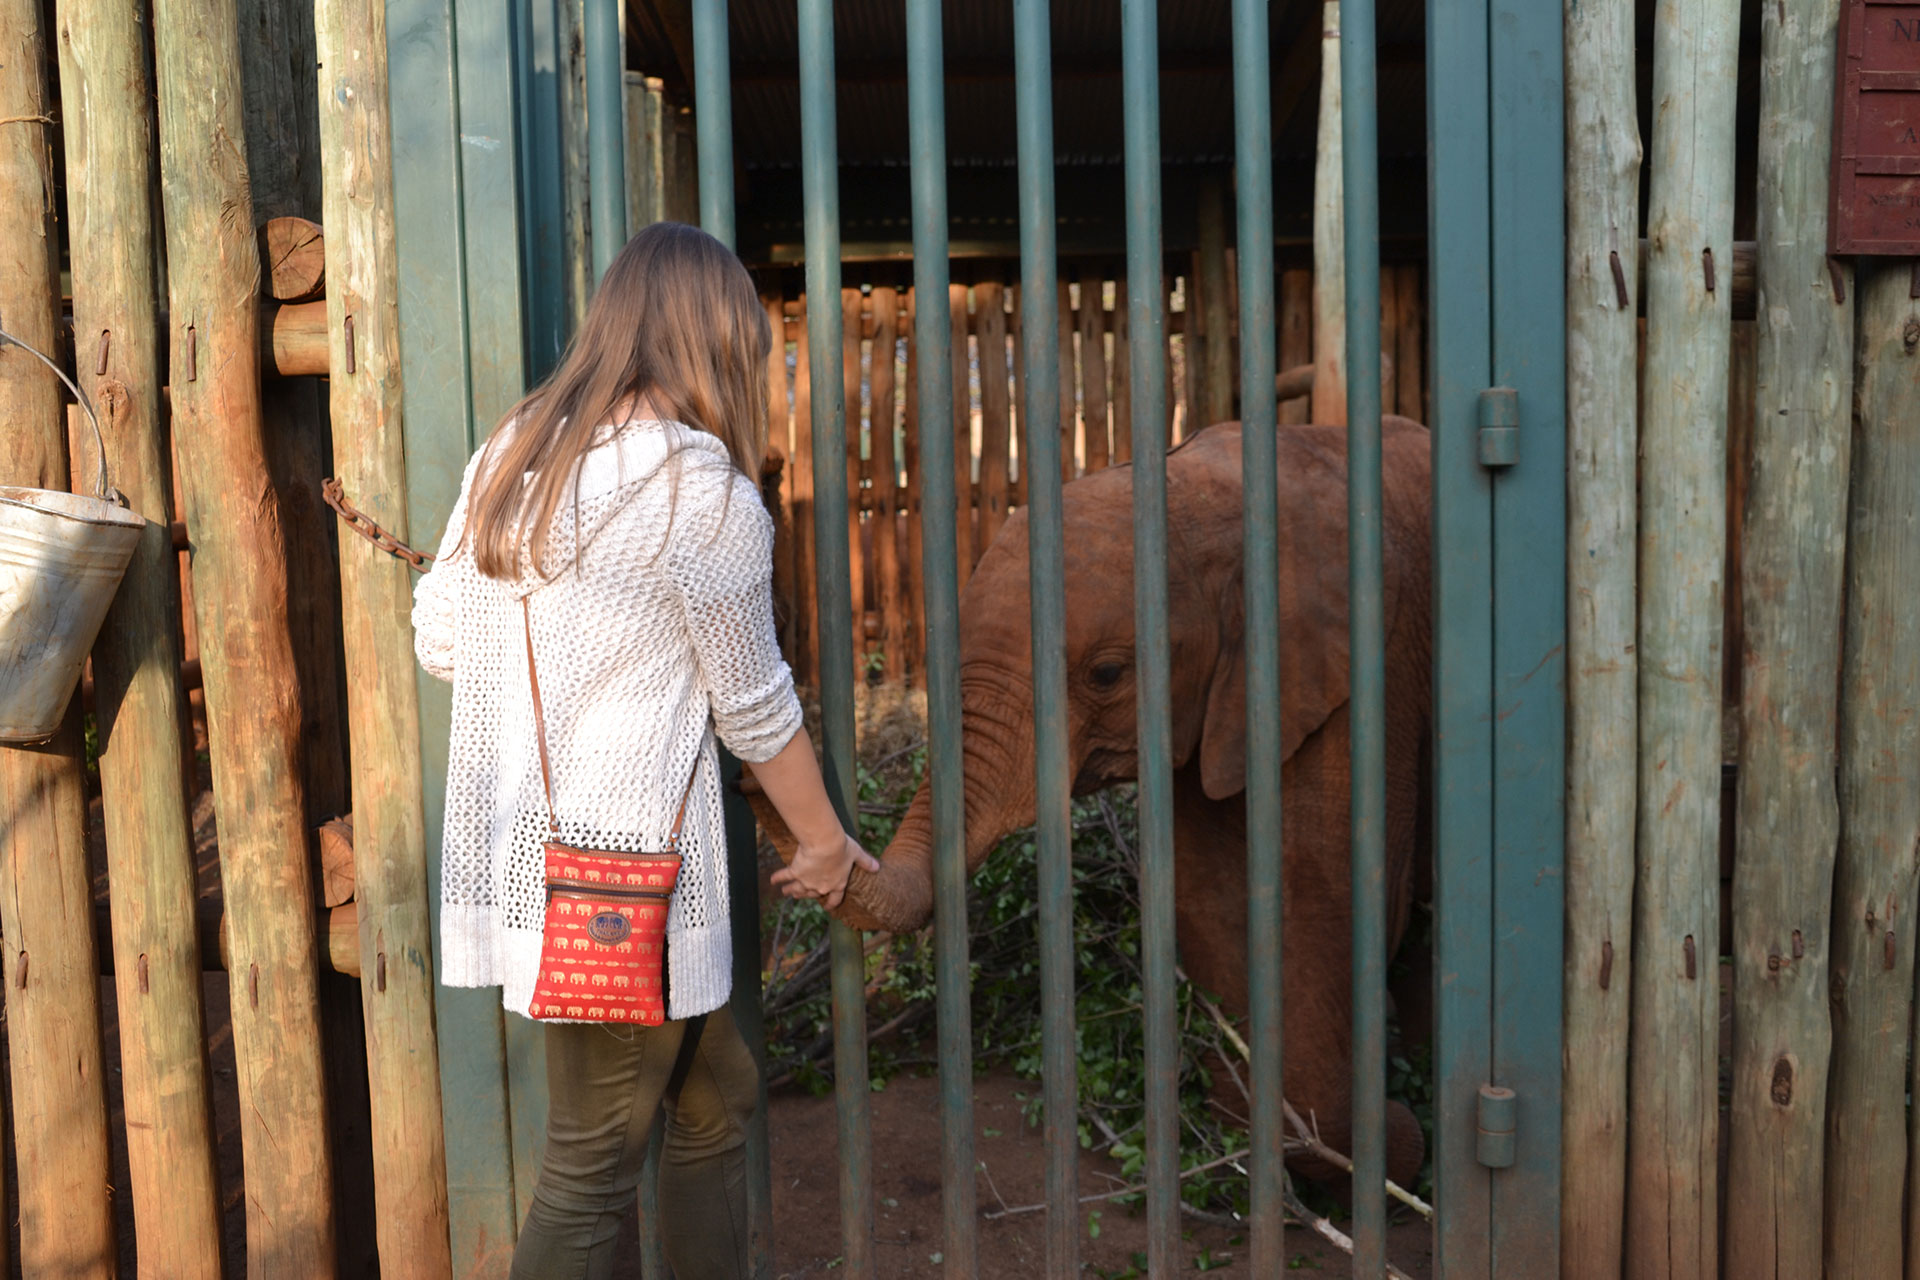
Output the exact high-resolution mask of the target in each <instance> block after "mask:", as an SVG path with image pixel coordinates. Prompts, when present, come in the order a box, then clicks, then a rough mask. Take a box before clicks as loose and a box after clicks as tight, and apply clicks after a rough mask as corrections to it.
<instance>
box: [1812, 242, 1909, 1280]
mask: <svg viewBox="0 0 1920 1280" xmlns="http://www.w3.org/2000/svg"><path fill="white" fill-rule="evenodd" d="M1860 275H1861V281H1860V294H1859V297H1860V314H1859V326H1860V337H1859V347H1858V350H1859V353H1860V365H1859V371H1858V373H1857V375H1856V377H1857V385H1856V394H1857V396H1858V402H1859V406H1860V428H1861V431H1862V433H1863V434H1866V433H1871V436H1872V437H1875V438H1890V439H1892V440H1894V441H1896V442H1897V448H1898V454H1899V457H1898V463H1897V465H1898V466H1899V467H1900V468H1901V469H1900V470H1899V471H1898V472H1895V473H1893V476H1892V478H1893V479H1895V480H1896V481H1897V483H1899V484H1900V485H1901V486H1902V489H1901V491H1900V493H1899V494H1898V496H1897V498H1896V499H1895V500H1896V501H1897V502H1898V503H1899V505H1898V506H1895V507H1889V508H1887V509H1888V510H1890V511H1901V512H1905V513H1906V514H1907V517H1908V518H1907V519H1906V521H1905V522H1904V524H1903V526H1902V527H1901V528H1900V530H1899V535H1900V538H1901V542H1902V550H1903V553H1904V558H1903V560H1902V561H1901V563H1900V565H1899V566H1898V568H1897V569H1896V570H1895V572H1898V573H1899V574H1901V575H1902V576H1901V577H1899V578H1898V579H1897V585H1896V586H1895V587H1894V589H1893V591H1892V592H1890V593H1888V595H1887V596H1885V597H1883V600H1884V604H1883V608H1885V609H1887V610H1888V611H1889V612H1898V613H1900V614H1902V615H1904V616H1903V618H1902V621H1901V622H1900V624H1899V626H1900V633H1901V634H1900V642H1901V643H1902V645H1903V646H1904V648H1903V649H1902V650H1901V651H1900V655H1901V657H1902V658H1903V659H1905V660H1906V661H1909V662H1911V661H1912V660H1913V658H1914V646H1915V643H1916V641H1915V631H1916V627H1915V625H1914V621H1913V614H1914V611H1913V601H1912V599H1911V596H1912V584H1913V581H1914V579H1913V575H1914V573H1915V572H1916V565H1920V554H1916V551H1915V549H1914V545H1913V539H1914V527H1913V525H1914V522H1913V519H1912V514H1913V510H1914V502H1915V501H1916V499H1920V493H1916V492H1915V485H1914V477H1915V474H1916V472H1915V464H1916V462H1920V440H1916V438H1915V437H1916V436H1917V435H1920V264H1917V263H1915V262H1913V261H1911V260H1909V261H1906V262H1899V261H1894V262H1884V263H1877V264H1875V265H1874V266H1873V267H1872V268H1871V270H1865V269H1863V270H1862V271H1861V273H1860ZM1871 447H1872V446H1871V445H1870V444H1868V445H1863V449H1865V448H1871ZM1890 452H1891V451H1890ZM1858 474H1859V472H1858V471H1856V472H1855V475H1856V476H1857V475H1858ZM1856 483H1859V481H1857V480H1856ZM1861 496H1862V498H1865V497H1866V496H1867V495H1866V494H1864V493H1863V494H1862V495H1861ZM1858 509H1859V508H1858V504H1856V510H1858ZM1858 582H1859V579H1858V578H1853V579H1851V580H1850V581H1849V587H1852V586H1853V585H1854V584H1855V583H1858ZM1848 622H1849V624H1851V622H1852V618H1851V617H1849V619H1848ZM1915 693H1916V694H1920V689H1916V690H1915ZM1907 705H1908V707H1909V708H1911V707H1912V705H1913V702H1912V700H1911V699H1910V700H1909V702H1908V704H1907ZM1889 709H1890V708H1889ZM1909 717H1911V712H1909ZM1901 728H1902V730H1903V732H1904V734H1905V737H1904V738H1903V739H1902V741H1901V743H1900V746H1901V748H1902V749H1903V750H1904V753H1905V755H1904V760H1903V764H1904V766H1905V767H1904V769H1903V771H1902V773H1901V775H1900V776H1901V777H1902V779H1904V781H1905V786H1906V790H1905V794H1903V795H1901V796H1899V797H1898V799H1899V800H1900V801H1902V802H1903V803H1905V804H1908V805H1911V804H1912V802H1913V798H1914V790H1915V773H1916V768H1915V763H1916V761H1915V755H1916V753H1915V752H1914V751H1913V749H1912V747H1911V742H1912V734H1913V732H1914V726H1913V723H1912V720H1911V718H1909V719H1908V721H1906V722H1905V723H1903V724H1902V726H1901ZM1843 741H1845V740H1844V739H1843ZM1889 790H1891V787H1890V788H1889ZM1913 825H1914V824H1913V822H1912V819H1911V814H1910V813H1909V822H1908V826H1907V828H1906V830H1907V835H1906V840H1907V844H1906V845H1905V846H1904V848H1908V849H1910V848H1913V847H1914V840H1915V832H1914V830H1913ZM1896 834H1897V829H1896V830H1895V831H1892V832H1889V837H1890V838H1891V837H1892V836H1894V835H1896ZM1896 865H1899V866H1901V867H1902V868H1904V869H1905V870H1906V872H1907V874H1908V876H1909V877H1911V874H1912V861H1911V859H1907V860H1904V861H1902V862H1899V863H1897V864H1896ZM1908 885H1909V889H1911V879H1910V878H1909V881H1908ZM1835 905H1836V907H1837V908H1839V909H1840V910H1844V909H1845V902H1844V900H1842V899H1840V898H1838V897H1836V898H1835ZM1907 905H1908V908H1909V910H1908V919H1907V921H1906V927H1905V930H1904V949H1903V950H1902V951H1901V954H1900V956H1899V961H1900V963H1898V964H1897V965H1896V971H1899V970H1906V969H1911V968H1913V967H1914V965H1913V945H1914V930H1913V921H1912V918H1911V917H1912V907H1913V897H1912V894H1911V892H1910V893H1909V895H1908V899H1907ZM1843 924H1844V918H1843V916H1842V915H1841V914H1840V911H1838V910H1837V911H1836V913H1835V917H1834V927H1835V929H1836V930H1838V929H1840V928H1841V927H1843ZM1848 996H1849V999H1851V996H1852V992H1851V991H1849V992H1848ZM1899 1007H1901V1008H1910V1006H1904V1005H1903V1006H1899ZM1849 1018H1850V1019H1851V1009H1849ZM1915 1022H1916V1025H1920V1019H1916V1020H1915ZM1837 1030H1838V1028H1836V1032H1837ZM1897 1087H1898V1086H1896V1088H1897ZM1892 1114H1893V1115H1894V1116H1895V1117H1897V1116H1898V1115H1899V1114H1900V1113H1899V1111H1898V1110H1897V1109H1896V1110H1895V1111H1894V1112H1893V1113H1892ZM1829 1132H1830V1134H1835V1133H1837V1126H1836V1128H1835V1129H1834V1130H1830V1131H1829ZM1916 1150H1920V1115H1915V1114H1914V1113H1913V1111H1912V1109H1911V1108H1909V1109H1908V1115H1907V1160H1908V1164H1909V1174H1908V1178H1907V1202H1906V1218H1907V1237H1906V1238H1907V1241H1908V1245H1907V1264H1906V1277H1907V1280H1920V1246H1916V1245H1915V1244H1914V1243H1913V1241H1914V1239H1915V1237H1914V1235H1913V1230H1914V1226H1915V1224H1916V1223H1920V1181H1916V1179H1915V1178H1914V1177H1913V1174H1912V1172H1911V1165H1912V1162H1913V1152H1914V1151H1916ZM1834 1157H1835V1152H1834V1149H1833V1147H1832V1145H1831V1142H1830V1145H1829V1147H1828V1158H1829V1160H1830V1161H1831V1160H1832V1159H1833V1158H1834ZM1841 1158H1845V1157H1841ZM1831 1189H1832V1188H1831V1184H1830V1186H1829V1195H1828V1200H1827V1206H1828V1212H1829V1215H1831V1214H1832V1210H1833V1199H1832V1195H1831ZM1829 1221H1830V1222H1832V1218H1831V1216H1830V1218H1829ZM1832 1229H1833V1230H1834V1231H1837V1230H1838V1225H1837V1223H1836V1224H1835V1225H1834V1226H1833V1228H1832ZM1832 1259H1833V1249H1832V1241H1831V1237H1830V1238H1829V1248H1828V1262H1827V1274H1828V1275H1830V1276H1839V1275H1845V1274H1849V1273H1846V1272H1842V1271H1839V1270H1837V1269H1835V1267H1834V1265H1833V1261H1832ZM1850 1274H1854V1275H1865V1274H1866V1273H1865V1272H1864V1271H1854V1272H1852V1273H1850ZM1888 1274H1892V1272H1891V1270H1889V1272H1888Z"/></svg>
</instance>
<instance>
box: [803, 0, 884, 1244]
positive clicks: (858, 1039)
mask: <svg viewBox="0 0 1920 1280" xmlns="http://www.w3.org/2000/svg"><path fill="white" fill-rule="evenodd" d="M799 43H800V153H801V180H802V184H803V187H804V191H805V196H806V241H807V275H806V280H807V342H808V357H809V360H810V361H811V364H810V366H809V368H810V377H811V380H812V385H811V394H812V397H813V398H812V411H813V474H814V491H813V493H814V498H813V502H814V506H813V521H814V523H813V527H814V544H815V547H816V552H815V587H816V591H817V594H818V599H819V602H820V719H821V730H822V734H823V736H824V737H825V739H826V742H825V747H826V752H825V754H826V779H827V790H828V792H829V794H831V795H832V796H833V798H834V802H835V804H836V805H838V806H839V809H840V820H841V821H842V822H843V823H845V824H846V826H847V827H848V829H849V830H851V829H852V828H853V812H854V805H855V794H854V781H855V779H854V728H853V591H852V585H851V568H850V562H849V550H848V547H847V393H846V385H845V382H844V379H843V377H842V369H841V316H840V186H839V182H840V174H839V161H838V145H837V141H836V137H835V133H834V129H835V116H834V80H833V3H832V0H800V15H799ZM832 936H833V1063H834V1089H833V1096H834V1102H835V1103H836V1105H837V1106H838V1108H839V1113H840V1232H841V1237H842V1247H843V1248H844V1249H845V1250H846V1255H845V1256H846V1260H847V1274H848V1275H850V1276H853V1277H856V1280H872V1278H873V1274H874V1259H873V1223H874V1219H873V1146H872V1132H871V1130H872V1126H871V1122H870V1120H869V1117H868V1114H867V1022H866V991H865V980H864V979H865V970H864V959H863V956H862V954H861V947H860V935H859V934H857V933H856V932H854V931H853V930H852V929H849V928H848V927H847V926H845V925H843V924H841V923H839V922H838V921H835V922H834V925H833V935H832Z"/></svg>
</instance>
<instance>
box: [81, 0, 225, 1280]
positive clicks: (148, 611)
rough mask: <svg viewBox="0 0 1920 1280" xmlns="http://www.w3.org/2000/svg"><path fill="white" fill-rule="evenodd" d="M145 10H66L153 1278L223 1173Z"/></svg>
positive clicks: (107, 783)
mask: <svg viewBox="0 0 1920 1280" xmlns="http://www.w3.org/2000/svg"><path fill="white" fill-rule="evenodd" d="M144 26H145V24H144V23H143V22H142V21H141V15H140V11H139V9H138V8H137V7H135V6H131V5H127V4H121V3H101V2H100V0H61V4H60V7H59V24H58V31H59V40H60V91H61V101H62V104H63V105H64V107H65V110H64V113H63V114H64V116H65V120H66V162H67V223H68V237H69V250H70V254H71V261H72V265H73V294H74V298H73V313H74V334H75V347H76V348H77V349H78V350H79V351H81V352H82V353H83V354H81V355H80V356H79V357H78V358H77V359H76V360H75V362H74V363H75V365H76V369H75V372H76V374H77V375H78V377H79V380H80V382H81V384H82V385H83V386H86V387H87V388H88V389H89V391H90V393H91V395H92V397H93V403H94V408H95V410H96V412H98V413H99V415H100V418H101V428H102V431H103V433H104V435H105V437H106V442H107V455H108V458H109V462H110V465H111V467H112V472H113V479H114V483H115V485H116V486H117V487H118V488H119V489H120V491H121V492H122V493H124V494H125V495H126V496H127V500H128V502H129V503H130V504H131V506H132V508H133V509H134V510H135V511H137V512H139V513H140V514H141V515H143V516H145V517H146V520H147V527H146V532H145V534H144V535H143V536H142V538H141V540H140V545H139V547H138V549H137V550H136V551H135V553H134V558H133V562H132V563H131V564H130V565H129V566H128V567H127V575H126V577H125V578H124V579H123V580H122V581H121V583H120V591H119V594H118V595H117V596H116V597H115V598H114V602H113V608H112V610H111V611H110V612H109V613H108V615H107V621H106V625H105V626H104V627H103V628H102V629H101V632H100V638H99V640H98V642H97V643H96V644H95V645H94V650H93V679H94V705H95V708H96V715H97V717H98V720H99V741H100V790H101V807H102V812H103V816H104V819H105V824H106V844H107V869H108V871H107V874H108V881H109V883H110V885H111V886H112V892H113V912H112V919H113V952H114V955H113V960H114V978H115V984H116V990H117V992H118V1000H117V1001H116V1004H117V1007H118V1013H119V1023H120V1073H121V1075H120V1084H121V1095H122V1098H123V1107H124V1114H125V1117H126V1137H127V1163H128V1166H129V1171H130V1173H131V1177H132V1185H131V1187H130V1188H129V1190H130V1191H131V1194H132V1197H133V1218H134V1228H135V1235H136V1238H137V1242H138V1243H137V1247H138V1250H139V1257H140V1260H141V1264H142V1266H143V1268H145V1269H146V1271H147V1273H148V1274H151V1275H156V1276H169V1277H174V1276H177V1277H180V1280H194V1278H195V1277H204V1278H205V1280H217V1277H218V1276H219V1274H220V1185H219V1175H218V1171H217V1169H216V1168H215V1163H214V1148H213V1126H212V1120H211V1116H210V1115H209V1111H208V1092H207V1053H206V1041H205V1024H204V1019H203V1016H202V1011H201V1005H200V949H199V946H198V940H197V937H196V934H195V930H194V908H195V904H196V901H197V899H198V896H199V889H198V881H197V877H196V867H195V862H194V855H193V847H192V844H191V842H190V839H189V832H190V828H191V822H190V820H189V816H188V813H187V805H186V799H185V796H186V784H187V779H186V778H185V777H184V776H183V762H184V760H185V758H186V756H185V751H184V750H183V744H182V736H183V735H182V734H181V726H182V724H183V723H184V717H183V715H182V706H181V700H182V695H181V689H180V679H179V670H180V658H181V653H180V635H179V621H180V591H179V584H178V579H177V575H178V565H177V563H176V561H175V559H174V556H175V552H174V550H173V539H172V536H171V525H172V522H173V493H172V490H171V488H170V484H169V481H168V473H169V472H170V470H171V465H170V459H169V458H168V456H167V439H166V431H165V428H164V426H163V425H162V423H163V418H162V411H161V368H160V353H159V348H158V340H159V334H158V332H157V329H156V316H155V314H154V303H155V294H154V287H155V281H154V247H155V246H154V231H155V228H154V225H153V211H152V188H151V182H152V177H153V172H152V162H151V148H152V146H153V132H154V121H153V81H152V76H151V72H150V71H149V70H148V62H147V33H146V31H145V30H144ZM89 447H91V445H89Z"/></svg>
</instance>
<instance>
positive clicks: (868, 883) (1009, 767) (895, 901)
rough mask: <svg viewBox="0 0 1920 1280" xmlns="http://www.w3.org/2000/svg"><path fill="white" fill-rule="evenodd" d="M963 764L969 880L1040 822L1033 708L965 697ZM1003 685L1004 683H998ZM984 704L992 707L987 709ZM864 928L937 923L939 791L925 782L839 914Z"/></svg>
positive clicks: (996, 696)
mask: <svg viewBox="0 0 1920 1280" xmlns="http://www.w3.org/2000/svg"><path fill="white" fill-rule="evenodd" d="M969 683H970V682H969V681H968V679H967V678H966V676H965V675H964V674H963V676H962V679H961V686H962V689H963V695H962V696H963V699H964V700H965V701H967V702H968V703H969V706H968V709H967V713H966V715H965V717H964V718H963V720H962V724H961V761H962V770H963V773H964V778H965V781H964V794H965V808H966V862H967V874H968V875H972V874H973V873H974V872H975V871H977V870H979V868H980V864H981V863H983V862H985V861H986V858H987V855H988V854H989V853H991V852H992V851H993V847H994V846H995V845H996V844H998V843H999V842H1000V838H1001V837H1002V836H1004V835H1006V834H1007V832H1009V831H1014V830H1017V829H1018V828H1020V827H1023V826H1027V825H1028V824H1030V823H1032V821H1033V810H1034V799H1033V723H1032V715H1031V712H1030V710H1029V709H1028V704H1027V703H1024V702H1022V701H1021V700H1019V699H1017V698H1007V697H1005V696H1004V695H1003V694H1001V691H999V690H997V689H996V690H993V691H992V695H989V696H987V697H981V696H978V695H979V693H980V692H981V691H978V690H976V691H974V692H975V695H976V696H971V697H970V696H968V694H967V693H966V692H965V691H966V688H967V685H968V684H969ZM996 683H997V682H996ZM982 703H985V704H986V705H985V706H983V705H982ZM837 914H838V915H839V916H840V918H841V919H842V920H844V921H845V922H846V923H848V924H850V925H852V926H854V927H855V928H858V929H886V930H890V931H892V932H894V933H906V932H911V931H913V930H915V929H918V928H920V927H922V926H923V925H925V924H926V923H927V922H928V921H929V920H931V919H932V918H933V786H932V783H931V782H930V781H928V782H922V783H921V784H920V789H919V790H918V791H916V792H915V793H914V796H913V801H912V803H911V804H909V805H908V806H907V812H906V816H905V817H903V818H902V819H901V820H900V827H899V829H898V830H897V831H896V832H895V833H894V837H893V841H892V843H890V844H888V846H887V849H886V852H885V853H883V854H881V855H880V870H879V871H877V872H872V873H869V872H864V871H855V872H854V874H853V880H852V882H851V883H850V884H849V885H848V887H847V897H846V901H845V903H844V904H843V905H842V906H841V908H840V910H839V912H838V913H837Z"/></svg>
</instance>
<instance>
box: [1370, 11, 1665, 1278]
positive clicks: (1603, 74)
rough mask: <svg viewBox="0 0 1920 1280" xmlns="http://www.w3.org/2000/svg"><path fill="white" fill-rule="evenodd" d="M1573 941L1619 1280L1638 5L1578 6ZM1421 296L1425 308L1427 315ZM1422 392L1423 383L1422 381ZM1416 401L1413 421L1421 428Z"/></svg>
mask: <svg viewBox="0 0 1920 1280" xmlns="http://www.w3.org/2000/svg"><path fill="white" fill-rule="evenodd" d="M1566 15H1567V16H1566V23H1567V28H1566V31H1567V34H1566V77H1567V89H1566V129H1567V177H1566V182H1567V201H1566V208H1567V602H1568V609H1567V647H1568V661H1567V869H1566V870H1567V926H1566V927H1567V933H1566V962H1565V986H1564V991H1565V999H1566V1006H1565V1014H1564V1028H1565V1029H1564V1035H1565V1037H1566V1043H1567V1044H1569V1045H1578V1046H1579V1050H1578V1052H1574V1053H1568V1054H1566V1055H1565V1062H1566V1067H1565V1070H1566V1075H1565V1077H1564V1084H1563V1086H1562V1088H1563V1090H1564V1092H1563V1094H1562V1101H1561V1120H1560V1131H1561V1144H1562V1147H1561V1149H1562V1157H1561V1159H1562V1163H1561V1169H1562V1174H1561V1194H1560V1211H1561V1215H1562V1217H1561V1224H1560V1269H1561V1275H1562V1276H1563V1277H1565V1280H1619V1276H1620V1243H1621V1231H1622V1228H1623V1226H1624V1225H1625V1212H1626V1190H1627V1185H1626V1180H1627V1034H1628V1021H1627V1017H1628V997H1629V994H1630V992H1631V990H1632V974H1633V939H1634V932H1633V832H1634V792H1635V786H1636V778H1637V774H1636V769H1635V755H1634V750H1635V735H1634V724H1635V706H1634V698H1635V692H1634V691H1635V688H1636V681H1637V679H1638V675H1637V672H1636V670H1635V665H1634V609H1635V599H1634V524H1635V517H1634V483H1635V476H1634V454H1635V450H1636V448H1637V446H1638V443H1639V440H1638V432H1637V431H1636V430H1635V428H1636V426H1637V422H1638V418H1637V414H1636V407H1637V399H1638V397H1637V392H1636V382H1635V378H1636V372H1637V370H1636V364H1637V345H1638V336H1637V335H1638V328H1639V322H1638V318H1637V309H1636V308H1635V306H1634V304H1633V300H1632V298H1631V297H1630V296H1629V295H1628V294H1627V293H1626V288H1627V287H1628V286H1626V285H1621V284H1616V280H1617V279H1621V278H1625V279H1628V280H1630V279H1631V278H1630V277H1616V275H1615V274H1614V267H1615V264H1617V263H1619V262H1621V261H1622V259H1621V257H1620V256H1619V255H1620V253H1621V252H1622V246H1625V252H1626V253H1627V254H1629V255H1631V253H1632V252H1633V247H1634V246H1635V245H1636V244H1637V243H1638V242H1639V234H1640V232H1639V226H1640V132H1639V122H1638V118H1637V117H1636V115H1635V107H1634V59H1633V0H1603V2H1600V3H1587V2H1585V0H1579V2H1575V0H1569V3H1568V4H1567V6H1566ZM1418 309H1419V307H1418V300H1417V297H1416V299H1415V300H1414V305H1413V306H1412V307H1411V308H1410V310H1412V311H1413V312H1414V313H1415V314H1417V313H1418ZM1416 386H1417V384H1416ZM1418 398H1419V397H1418V395H1417V394H1416V395H1415V401H1416V402H1415V403H1414V404H1412V405H1410V406H1405V407H1403V408H1402V409H1401V412H1402V413H1406V414H1408V415H1409V416H1414V417H1417V416H1419V412H1420V405H1419V403H1418Z"/></svg>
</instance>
